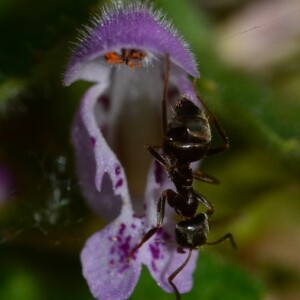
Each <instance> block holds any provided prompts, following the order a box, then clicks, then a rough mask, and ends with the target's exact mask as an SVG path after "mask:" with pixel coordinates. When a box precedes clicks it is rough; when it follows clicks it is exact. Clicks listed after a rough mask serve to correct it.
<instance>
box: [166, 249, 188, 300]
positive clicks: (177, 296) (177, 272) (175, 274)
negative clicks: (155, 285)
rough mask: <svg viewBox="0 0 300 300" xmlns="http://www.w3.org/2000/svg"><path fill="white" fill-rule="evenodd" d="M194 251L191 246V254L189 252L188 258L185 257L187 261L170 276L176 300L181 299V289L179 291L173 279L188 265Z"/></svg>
mask: <svg viewBox="0 0 300 300" xmlns="http://www.w3.org/2000/svg"><path fill="white" fill-rule="evenodd" d="M192 251H193V249H191V248H189V254H188V256H187V258H186V259H185V261H184V262H183V263H182V264H181V266H179V267H178V269H177V270H175V272H173V273H172V274H171V275H170V276H169V278H168V281H169V283H170V285H171V286H172V288H173V290H174V292H175V294H176V300H180V294H179V291H178V289H177V287H176V285H175V284H174V282H173V280H174V278H175V277H176V276H177V275H178V274H179V273H180V272H181V271H182V269H183V268H184V267H185V266H186V265H187V263H188V262H189V260H190V258H191V256H192Z"/></svg>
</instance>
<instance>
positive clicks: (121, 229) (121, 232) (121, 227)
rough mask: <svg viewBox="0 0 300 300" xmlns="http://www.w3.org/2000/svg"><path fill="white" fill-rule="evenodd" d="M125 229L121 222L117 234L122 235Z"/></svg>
mask: <svg viewBox="0 0 300 300" xmlns="http://www.w3.org/2000/svg"><path fill="white" fill-rule="evenodd" d="M125 229H126V225H125V224H124V223H122V224H121V225H120V229H119V234H120V235H122V234H123V233H124V230H125Z"/></svg>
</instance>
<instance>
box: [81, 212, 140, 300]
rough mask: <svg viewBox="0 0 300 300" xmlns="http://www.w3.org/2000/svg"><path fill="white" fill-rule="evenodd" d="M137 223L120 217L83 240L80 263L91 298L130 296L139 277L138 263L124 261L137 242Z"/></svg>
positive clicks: (109, 299)
mask: <svg viewBox="0 0 300 300" xmlns="http://www.w3.org/2000/svg"><path fill="white" fill-rule="evenodd" d="M131 217H132V216H131ZM125 220H127V223H125V222H124V221H125ZM128 221H129V222H128ZM140 222H141V219H138V218H130V219H128V216H126V215H122V216H121V217H120V218H118V219H116V220H115V221H114V222H113V223H111V224H110V225H108V226H106V227H105V228H104V229H102V230H101V231H98V232H96V233H95V234H93V235H92V236H91V237H90V238H89V239H88V240H87V242H86V244H85V246H84V248H83V250H82V252H81V263H82V266H83V275H84V277H85V279H86V280H87V282H88V285H89V287H90V290H91V292H92V294H93V296H94V297H95V298H97V299H101V300H122V299H128V298H129V296H130V295H131V293H132V291H133V289H134V287H135V285H136V283H137V281H138V278H139V276H140V272H141V263H140V261H139V259H132V260H131V261H130V262H128V261H127V259H128V257H129V253H130V250H131V249H132V248H133V246H132V245H134V244H135V243H137V241H138V240H139V239H140V235H139V231H138V228H140V227H141V224H140ZM132 233H133V234H132Z"/></svg>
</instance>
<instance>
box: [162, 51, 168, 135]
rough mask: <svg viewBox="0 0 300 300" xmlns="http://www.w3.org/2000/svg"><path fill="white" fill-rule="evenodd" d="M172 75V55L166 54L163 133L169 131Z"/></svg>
mask: <svg viewBox="0 0 300 300" xmlns="http://www.w3.org/2000/svg"><path fill="white" fill-rule="evenodd" d="M169 75H170V57H169V54H166V71H165V73H164V91H163V101H162V120H163V135H164V136H165V135H166V133H167V122H168V117H167V98H168V84H169Z"/></svg>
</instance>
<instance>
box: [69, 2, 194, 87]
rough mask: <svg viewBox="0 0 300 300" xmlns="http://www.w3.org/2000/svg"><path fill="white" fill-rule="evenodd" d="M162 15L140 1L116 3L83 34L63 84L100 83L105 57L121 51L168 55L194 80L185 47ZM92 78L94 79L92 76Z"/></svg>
mask: <svg viewBox="0 0 300 300" xmlns="http://www.w3.org/2000/svg"><path fill="white" fill-rule="evenodd" d="M163 19H164V17H163V15H162V13H161V12H158V11H156V12H154V10H153V9H152V8H151V7H149V5H147V4H141V3H140V2H139V1H137V2H135V3H132V4H129V5H128V4H121V2H118V3H117V4H115V5H114V6H113V7H112V8H109V9H107V10H106V12H104V13H103V14H102V17H101V18H98V17H97V18H95V19H94V20H93V26H92V28H89V29H88V30H87V33H85V34H83V37H82V38H81V41H80V43H79V45H78V46H77V48H75V50H74V52H73V55H72V57H71V59H70V62H69V64H68V68H67V71H66V73H65V84H66V85H69V84H70V83H72V82H73V81H75V80H78V79H86V80H90V81H99V80H101V77H102V76H101V73H102V72H103V71H104V72H105V71H107V64H106V63H105V62H104V61H103V58H101V56H103V55H104V54H105V53H107V52H110V51H116V50H119V49H121V48H134V49H141V50H145V51H146V52H147V53H152V56H155V55H157V54H158V55H159V54H160V55H161V54H162V55H163V56H165V54H166V53H169V54H170V57H171V60H172V61H173V62H174V63H175V64H176V65H177V66H179V67H180V68H182V69H183V70H184V71H185V72H187V73H189V74H191V75H192V76H194V77H198V75H199V73H198V71H197V68H196V64H195V61H194V58H193V56H192V54H191V53H190V51H189V49H188V46H187V44H186V43H185V42H184V41H183V39H182V38H181V37H180V36H179V35H178V33H177V32H176V30H175V29H174V28H173V27H172V26H171V25H170V24H169V23H167V22H165V21H163ZM94 75H95V76H94Z"/></svg>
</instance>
